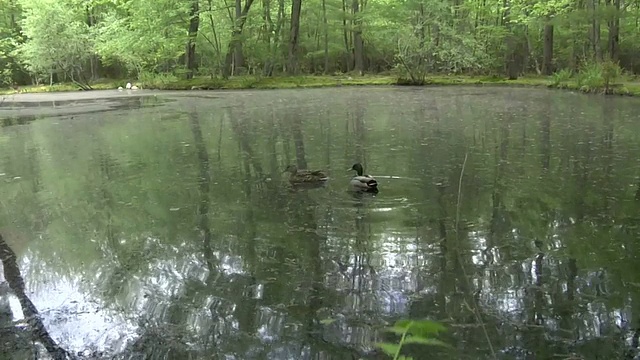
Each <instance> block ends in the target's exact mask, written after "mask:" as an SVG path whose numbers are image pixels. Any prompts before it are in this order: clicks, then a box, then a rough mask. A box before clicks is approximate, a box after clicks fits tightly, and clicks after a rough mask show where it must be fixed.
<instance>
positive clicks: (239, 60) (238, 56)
mask: <svg viewBox="0 0 640 360" xmlns="http://www.w3.org/2000/svg"><path fill="white" fill-rule="evenodd" d="M243 15H246V14H243V13H242V0H236V23H238V20H240V19H241V18H243ZM240 21H242V23H243V25H244V22H245V21H246V19H242V20H240ZM236 35H237V36H238V37H240V35H242V30H240V31H239V32H237V33H236ZM243 66H244V55H243V54H242V41H240V39H238V41H235V47H234V52H233V67H234V69H237V68H239V67H243Z"/></svg>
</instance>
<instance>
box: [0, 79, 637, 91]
mask: <svg viewBox="0 0 640 360" xmlns="http://www.w3.org/2000/svg"><path fill="white" fill-rule="evenodd" d="M126 82H127V80H103V81H99V82H96V83H94V84H92V85H91V86H92V88H93V89H95V90H109V89H112V90H113V89H117V88H118V86H124V84H125V83H126ZM400 83H401V82H399V81H398V79H397V78H396V77H393V76H382V75H367V76H361V77H360V76H348V75H344V76H294V77H256V76H240V77H234V78H231V79H228V80H224V79H218V78H215V79H211V78H204V77H203V78H195V79H192V80H176V79H164V80H163V79H154V80H147V81H138V82H136V81H133V84H134V85H137V86H139V87H140V88H142V89H160V90H240V89H291V88H317V87H334V86H366V85H370V86H371V85H398V84H400ZM445 85H505V86H525V87H551V88H560V89H570V90H575V91H582V92H585V93H602V92H603V89H601V88H593V87H588V86H585V85H582V84H580V83H579V82H578V81H577V80H575V79H571V78H570V79H563V80H561V81H558V80H557V79H555V80H554V79H553V78H552V77H542V76H531V77H521V78H519V79H517V80H507V79H505V78H499V77H486V76H485V77H481V76H478V77H473V76H432V77H429V78H428V79H427V80H426V82H425V86H445ZM77 90H79V88H78V86H77V85H74V84H56V85H53V86H24V87H20V88H19V89H17V90H16V89H0V95H9V94H15V93H18V92H20V93H41V92H62V91H77ZM608 93H610V94H616V95H629V96H640V81H635V80H631V79H626V80H624V79H621V80H620V81H618V82H617V83H616V84H615V85H612V86H611V87H610V88H609V90H608Z"/></svg>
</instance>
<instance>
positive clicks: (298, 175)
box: [284, 165, 329, 184]
mask: <svg viewBox="0 0 640 360" xmlns="http://www.w3.org/2000/svg"><path fill="white" fill-rule="evenodd" d="M284 172H288V173H289V182H290V183H292V184H301V183H318V182H324V181H326V180H327V179H329V178H328V177H327V175H325V173H323V172H322V171H321V170H298V167H297V166H295V165H289V166H287V168H286V169H285V170H284Z"/></svg>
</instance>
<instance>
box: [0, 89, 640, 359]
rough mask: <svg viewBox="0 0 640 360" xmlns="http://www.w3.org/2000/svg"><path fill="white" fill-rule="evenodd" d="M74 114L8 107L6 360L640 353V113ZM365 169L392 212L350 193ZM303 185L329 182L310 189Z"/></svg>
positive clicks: (252, 94)
mask: <svg viewBox="0 0 640 360" xmlns="http://www.w3.org/2000/svg"><path fill="white" fill-rule="evenodd" d="M65 96H66V98H64V99H63V100H61V101H62V102H60V101H58V102H57V103H56V104H54V103H52V102H48V100H47V101H45V100H42V101H41V100H38V97H37V96H32V98H30V99H27V98H26V97H25V98H24V99H26V100H19V98H18V96H16V98H15V99H14V101H7V102H5V103H4V104H2V105H0V106H1V107H0V117H2V118H3V122H2V124H3V127H2V128H0V235H2V239H3V240H2V241H0V250H2V251H0V253H2V254H3V255H2V256H3V257H2V259H3V261H4V262H3V265H4V271H3V272H4V276H0V283H2V285H0V332H1V333H2V335H1V337H2V339H3V341H2V342H1V343H2V344H0V347H1V349H0V351H1V352H0V357H2V358H8V359H23V358H27V356H31V358H33V357H34V356H38V357H39V358H45V355H44V354H45V353H47V350H49V351H50V352H51V353H53V354H54V355H53V357H54V358H56V355H55V353H56V352H55V347H56V346H58V345H59V346H60V347H62V348H64V349H66V350H68V351H69V352H70V353H73V354H76V355H77V356H80V357H83V358H92V359H94V358H95V359H99V358H117V359H129V358H130V359H143V358H145V359H146V358H148V359H152V358H153V359H161V358H162V359H211V358H216V359H360V358H363V359H369V358H371V359H373V358H379V359H381V358H383V357H382V356H381V354H380V353H379V352H376V350H375V349H376V343H377V342H380V341H395V340H397V339H394V338H393V337H392V336H390V335H389V334H388V333H386V332H384V331H383V330H384V328H385V327H387V326H390V325H391V324H393V323H394V322H395V321H396V320H400V319H424V318H427V319H431V320H435V321H439V322H441V323H442V324H443V325H444V326H445V327H446V328H447V331H446V332H445V333H443V334H441V335H440V336H439V338H440V339H441V340H442V341H444V342H446V343H448V344H450V345H451V348H449V349H447V348H437V347H428V346H410V347H408V348H407V350H408V351H409V352H410V354H412V355H413V356H414V358H415V359H427V358H445V359H534V358H535V359H550V358H559V359H562V358H569V357H571V356H574V357H573V358H575V359H577V358H580V359H595V358H607V359H620V358H623V357H624V356H633V355H634V354H635V352H634V351H635V348H636V347H637V343H638V331H640V319H639V318H638V314H639V311H640V307H639V305H638V304H640V262H639V260H640V255H639V254H640V180H639V177H640V159H639V157H638V154H640V122H639V121H638V115H637V114H638V113H639V111H640V100H637V99H632V98H611V97H601V96H587V95H582V94H575V93H571V92H561V91H553V90H547V89H524V88H497V87H442V88H437V87H431V88H392V87H375V88H366V87H358V88H355V87H354V88H346V87H345V88H332V89H306V90H277V91H276V90H273V91H236V92H233V91H230V92H197V91H191V92H166V93H165V92H152V91H146V90H145V91H139V92H137V93H128V94H127V93H122V94H119V95H117V96H110V95H108V94H107V95H105V96H104V97H105V98H104V99H102V100H96V99H91V98H85V99H78V100H74V99H73V95H65ZM85 97H86V96H85ZM42 99H44V97H43V98H42ZM27 100H28V101H27ZM21 101H23V102H21ZM38 109H40V110H39V111H40V112H39V111H36V110H38ZM78 109H81V110H78ZM355 162H361V163H362V164H364V167H365V171H366V172H367V173H369V174H371V175H373V176H375V177H376V178H377V180H378V183H379V189H380V191H379V193H378V194H375V195H371V194H366V195H365V196H358V195H354V194H353V193H351V192H349V191H348V190H349V189H348V184H349V180H350V178H351V176H353V175H354V172H353V171H348V169H349V168H351V166H352V165H353V164H354V163H355ZM288 164H295V165H297V166H298V167H300V168H305V167H306V168H309V169H322V170H325V171H326V172H327V173H328V174H329V177H330V179H329V180H328V182H327V184H326V186H324V187H320V188H309V189H299V188H292V187H291V186H290V185H289V184H288V182H287V176H286V174H283V171H284V169H285V168H286V166H287V165H288ZM7 249H10V250H7ZM13 253H15V258H13V257H12V254H13ZM12 259H14V260H15V261H12ZM18 270H19V273H18ZM1 273H2V271H0V274H1ZM5 280H6V281H5ZM22 281H23V282H24V284H23V286H22V285H20V284H22ZM29 304H31V305H29ZM634 304H635V305H634ZM36 310H37V311H38V312H39V314H40V315H39V317H38V316H36V314H35V311H36ZM34 319H41V320H42V321H41V323H40V322H38V321H36V320H34ZM32 327H36V328H38V331H36V335H32V334H31V333H29V330H30V329H31V328H32ZM34 336H35V337H36V338H37V339H38V341H37V342H33V341H32V340H31V339H32V338H33V337H34ZM47 338H48V340H47ZM39 344H42V345H39ZM45 348H47V350H45ZM52 349H53V350H52ZM36 353H37V354H40V355H34V354H36Z"/></svg>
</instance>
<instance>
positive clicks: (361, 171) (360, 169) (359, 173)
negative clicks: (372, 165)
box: [349, 163, 364, 176]
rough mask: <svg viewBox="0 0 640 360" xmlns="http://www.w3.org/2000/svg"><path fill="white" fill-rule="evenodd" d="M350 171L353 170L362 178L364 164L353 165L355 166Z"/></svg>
mask: <svg viewBox="0 0 640 360" xmlns="http://www.w3.org/2000/svg"><path fill="white" fill-rule="evenodd" d="M349 170H350V171H351V170H355V171H356V172H357V173H358V176H362V174H363V173H364V169H363V167H362V164H360V163H355V164H353V166H352V167H351V169H349Z"/></svg>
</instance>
